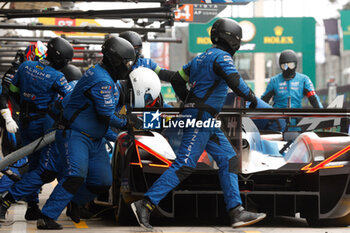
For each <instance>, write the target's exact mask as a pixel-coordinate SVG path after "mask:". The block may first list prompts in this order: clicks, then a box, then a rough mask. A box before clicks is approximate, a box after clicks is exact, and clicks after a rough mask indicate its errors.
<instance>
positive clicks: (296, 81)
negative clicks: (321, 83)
mask: <svg viewBox="0 0 350 233" xmlns="http://www.w3.org/2000/svg"><path fill="white" fill-rule="evenodd" d="M279 65H280V68H281V70H282V73H279V74H277V75H276V76H274V77H272V78H271V80H270V82H269V84H268V85H267V88H266V90H265V92H264V94H263V95H262V96H261V99H262V100H264V101H265V102H266V103H268V102H269V101H270V99H271V98H273V107H274V108H287V107H290V108H301V107H302V106H301V102H302V100H303V97H304V96H306V97H307V98H308V99H309V101H310V104H311V105H312V106H313V107H314V108H323V106H322V103H321V102H320V99H319V97H318V96H317V94H316V92H315V88H314V86H313V84H312V82H311V80H310V78H309V77H308V76H306V75H304V74H301V73H298V72H296V68H297V65H298V59H297V55H296V53H295V52H294V51H293V50H290V49H288V50H284V51H283V52H282V53H281V55H280V57H279ZM289 99H290V102H291V103H290V106H288V100H289Z"/></svg>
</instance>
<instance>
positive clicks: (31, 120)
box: [0, 37, 73, 217]
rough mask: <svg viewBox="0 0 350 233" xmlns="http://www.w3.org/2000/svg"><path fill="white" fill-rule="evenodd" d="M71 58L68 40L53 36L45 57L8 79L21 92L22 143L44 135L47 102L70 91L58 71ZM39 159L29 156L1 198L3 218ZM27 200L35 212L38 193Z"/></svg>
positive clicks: (38, 152) (14, 90)
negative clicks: (19, 177) (17, 178)
mask: <svg viewBox="0 0 350 233" xmlns="http://www.w3.org/2000/svg"><path fill="white" fill-rule="evenodd" d="M72 58H73V48H72V46H71V45H70V44H69V42H68V41H66V40H65V39H63V38H60V37H56V38H53V39H51V40H50V41H49V42H48V50H47V57H46V59H41V60H39V61H26V62H23V63H22V64H21V65H20V66H19V68H18V71H17V73H16V74H15V76H14V77H13V79H12V80H11V85H10V91H13V92H19V94H20V111H21V112H20V122H19V126H20V127H19V128H20V135H21V139H22V143H23V145H26V144H28V143H30V142H32V141H34V140H36V139H38V138H40V137H41V136H43V135H44V134H45V128H46V127H45V122H46V121H45V116H46V113H47V111H48V107H49V105H50V104H51V103H52V102H53V101H54V100H55V99H56V98H57V94H60V95H61V96H63V97H64V96H66V95H67V94H68V93H69V92H70V91H71V90H72V88H71V86H69V85H68V83H67V80H66V78H65V77H64V75H63V73H61V72H59V71H58V70H59V69H61V68H63V67H64V66H65V65H66V64H67V63H68V61H70V60H72ZM39 159H40V151H37V152H35V153H32V154H31V155H28V161H29V168H28V172H27V173H25V174H24V175H23V178H22V180H21V181H20V182H17V183H16V184H14V185H13V186H12V187H11V189H10V190H9V192H8V193H6V195H4V196H3V197H2V198H1V205H0V216H3V217H4V216H5V214H4V213H6V211H7V209H8V208H9V207H10V205H11V203H13V202H15V200H19V199H20V198H22V197H23V196H24V195H25V193H23V192H22V191H23V190H22V189H21V188H20V187H22V184H24V182H25V180H26V179H27V178H26V176H27V175H29V174H30V171H33V170H34V169H36V168H37V167H38V165H39ZM28 179H30V178H28ZM38 191H39V190H38ZM26 201H27V202H28V207H29V208H28V210H27V211H29V210H33V211H34V212H35V214H34V213H33V215H36V214H38V211H40V210H39V208H38V206H37V203H38V202H39V200H38V192H37V193H33V194H31V195H30V196H27V197H26ZM32 207H33V208H32ZM26 216H27V213H26Z"/></svg>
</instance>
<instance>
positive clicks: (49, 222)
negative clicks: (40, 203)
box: [36, 214, 63, 230]
mask: <svg viewBox="0 0 350 233" xmlns="http://www.w3.org/2000/svg"><path fill="white" fill-rule="evenodd" d="M36 227H37V228H38V229H41V230H62V229H63V227H62V226H61V225H60V224H58V223H57V222H56V221H55V220H53V219H52V218H49V217H47V216H46V215H43V214H41V216H40V217H39V218H38V221H37V222H36Z"/></svg>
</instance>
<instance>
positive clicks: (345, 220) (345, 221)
mask: <svg viewBox="0 0 350 233" xmlns="http://www.w3.org/2000/svg"><path fill="white" fill-rule="evenodd" d="M306 221H307V223H308V224H309V226H311V227H347V226H350V214H348V215H345V216H344V217H341V218H334V219H316V218H312V217H308V218H306Z"/></svg>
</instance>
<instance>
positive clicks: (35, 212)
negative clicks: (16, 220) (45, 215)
mask: <svg viewBox="0 0 350 233" xmlns="http://www.w3.org/2000/svg"><path fill="white" fill-rule="evenodd" d="M40 216H41V211H40V209H39V206H38V203H36V202H28V206H27V211H26V214H25V215H24V218H25V219H26V220H27V221H34V220H38V218H39V217H40Z"/></svg>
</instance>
